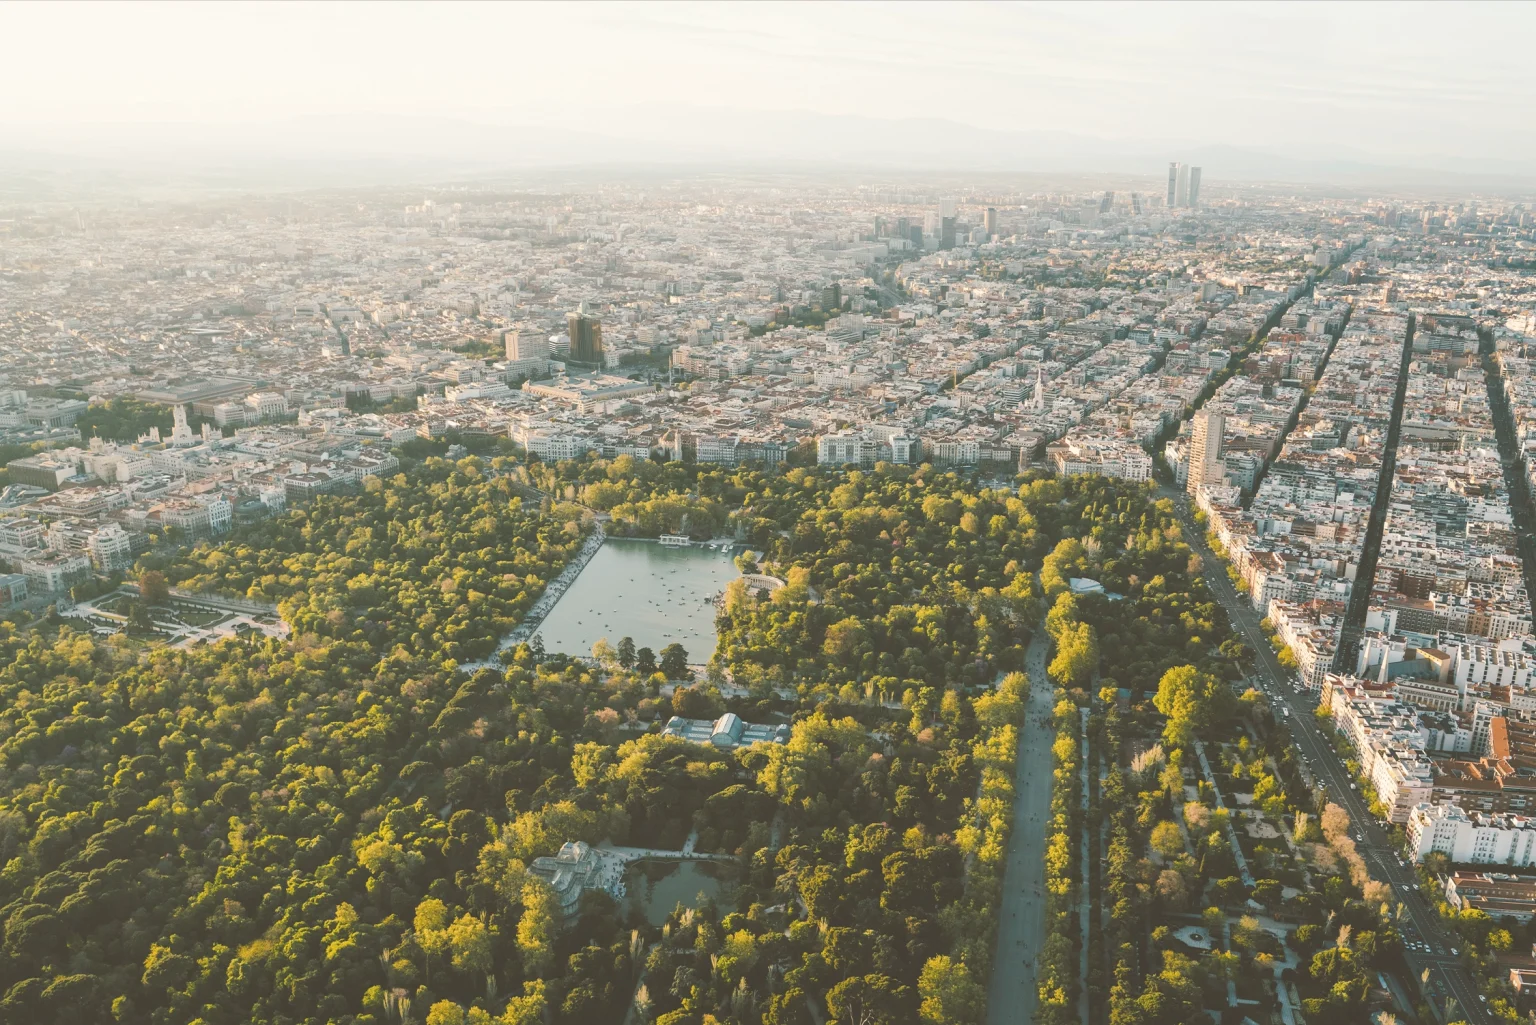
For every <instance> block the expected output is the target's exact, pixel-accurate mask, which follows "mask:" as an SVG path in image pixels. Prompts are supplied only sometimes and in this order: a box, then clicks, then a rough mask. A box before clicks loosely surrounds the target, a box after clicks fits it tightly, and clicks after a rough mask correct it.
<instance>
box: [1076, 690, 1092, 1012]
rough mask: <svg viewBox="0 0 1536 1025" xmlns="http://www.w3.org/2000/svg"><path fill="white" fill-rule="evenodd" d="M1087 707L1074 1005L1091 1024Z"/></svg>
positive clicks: (1081, 741) (1081, 743) (1081, 740)
mask: <svg viewBox="0 0 1536 1025" xmlns="http://www.w3.org/2000/svg"><path fill="white" fill-rule="evenodd" d="M1090 714H1091V713H1090V710H1089V709H1086V708H1079V709H1078V710H1077V716H1078V719H1077V722H1078V734H1077V740H1078V762H1079V763H1080V764H1081V765H1082V767H1083V768H1082V776H1083V778H1082V782H1081V786H1082V788H1083V793H1082V796H1081V798H1080V801H1081V814H1082V816H1083V826H1082V835H1081V836H1079V837H1078V847H1077V851H1078V860H1079V861H1081V862H1082V863H1083V880H1082V883H1083V892H1082V893H1081V894H1080V895H1079V897H1078V900H1079V908H1078V926H1077V948H1078V949H1077V953H1078V965H1077V977H1078V990H1077V1009H1078V1012H1079V1013H1080V1014H1081V1015H1082V1019H1083V1025H1092V1023H1091V1022H1090V1021H1089V1020H1088V937H1089V934H1090V930H1091V929H1092V925H1091V921H1092V914H1093V880H1092V878H1091V873H1092V871H1093V852H1094V844H1093V823H1092V822H1090V821H1089V818H1090V816H1089V814H1088V812H1089V798H1090V797H1091V796H1092V791H1091V789H1090V788H1089V773H1091V772H1092V771H1093V766H1092V763H1091V762H1090V760H1089V757H1088V716H1089V715H1090Z"/></svg>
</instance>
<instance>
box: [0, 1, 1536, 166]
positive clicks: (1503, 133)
mask: <svg viewBox="0 0 1536 1025" xmlns="http://www.w3.org/2000/svg"><path fill="white" fill-rule="evenodd" d="M1533 28H1536V6H1532V5H1527V4H1499V5H1489V6H1479V5H1474V4H1446V5H1437V4H1414V5H1395V4H1384V3H1372V4H1364V5H1359V6H1354V5H1349V4H1334V3H1330V4H1274V5H1266V4H1238V5H1230V6H1228V5H1218V4H1207V3H1191V4H1175V5H1167V6H1164V5H1153V4H1131V5H1119V4H1103V5H1093V4H1069V5H1056V4H1018V5H990V4H988V5H981V4H976V5H966V4H953V3H946V4H933V5H929V4H920V3H899V4H890V5H878V4H857V5H855V4H849V5H824V4H811V3H795V4H785V5H778V4H762V5H755V4H742V3H731V4H717V5H699V4H675V3H658V4H645V5H638V4H636V5H600V4H592V3H569V4H558V5H548V6H542V5H538V4H530V3H519V4H509V5H500V6H499V5H492V4H489V3H474V4H463V5H457V4H446V3H438V4H404V3H401V4H361V3H347V4H337V5H329V4H309V3H287V4H274V5H259V4H249V5H241V4H230V3H212V4H185V3H182V4H164V5H161V4H129V3H110V4H101V5H85V4H74V3H57V4H36V5H31V4H0V33H3V35H4V37H5V38H6V39H7V40H8V43H9V45H8V46H7V47H6V53H5V58H4V60H0V126H3V125H6V124H9V125H12V126H18V127H19V126H22V125H27V126H30V128H29V129H28V130H27V131H19V132H18V137H21V138H28V137H35V136H36V134H37V133H39V132H46V131H49V130H52V129H53V128H56V127H59V126H69V125H78V124H82V123H97V122H109V123H111V122H116V123H121V122H140V121H195V122H204V121H219V122H229V121H250V120H265V119H272V118H287V117H291V116H294V115H299V114H306V113H322V114H350V113H360V112H374V113H411V114H432V115H447V116H455V117H463V118H470V119H474V120H486V121H494V122H499V123H512V124H529V123H551V122H563V123H568V124H569V123H578V124H581V125H583V126H584V127H589V128H592V129H595V130H603V129H605V128H607V127H609V126H610V125H612V124H614V123H621V124H628V125H630V126H633V125H634V124H635V118H636V110H635V108H636V107H639V108H640V109H641V110H642V111H643V112H647V113H650V112H653V113H654V115H655V117H656V119H657V124H658V130H665V126H666V125H667V123H668V121H667V115H668V111H669V109H671V108H676V107H677V106H678V105H706V106H719V107H730V108H751V109H762V110H810V111H816V112H821V113H833V114H861V115H868V116H874V117H943V118H950V119H953V120H957V121H961V122H965V123H968V124H972V125H978V126H984V127H992V128H1004V129H1049V130H1060V131H1069V132H1074V133H1079V134H1083V135H1091V136H1100V137H1106V138H1129V139H1173V140H1187V141H1191V142H1196V143H1233V144H1238V145H1245V146H1260V147H1263V148H1266V149H1274V148H1284V147H1285V146H1287V144H1288V140H1295V142H1296V144H1297V145H1299V146H1304V147H1305V148H1306V149H1307V150H1310V151H1312V152H1317V151H1319V150H1327V149H1330V148H1333V147H1339V148H1341V149H1348V150H1350V151H1352V152H1358V153H1364V154H1373V155H1381V156H1391V157H1394V158H1403V157H1411V156H1412V155H1413V154H1414V153H1415V152H1419V151H1429V152H1434V153H1438V154H1447V153H1457V152H1461V151H1465V153H1466V154H1467V159H1468V161H1469V162H1475V161H1476V160H1477V159H1479V158H1483V159H1493V160H1499V159H1502V160H1505V161H1511V160H1514V161H1525V160H1532V161H1533V166H1536V133H1533V131H1532V127H1533V125H1536V75H1532V74H1531V73H1530V70H1529V57H1528V54H1529V48H1530V44H1531V40H1532V38H1533V32H1532V29H1533ZM0 146H3V141H0Z"/></svg>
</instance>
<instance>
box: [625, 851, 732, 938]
mask: <svg viewBox="0 0 1536 1025" xmlns="http://www.w3.org/2000/svg"><path fill="white" fill-rule="evenodd" d="M739 878H740V870H739V869H738V868H737V867H736V866H735V865H732V864H722V863H720V862H716V861H632V862H630V863H629V864H628V865H626V866H625V868H624V887H625V889H626V891H628V896H627V897H626V898H625V900H627V901H628V902H629V904H630V906H631V907H637V908H639V909H640V910H641V911H642V912H643V913H644V914H645V920H646V921H647V922H649V923H650V924H651V925H663V924H665V923H666V920H667V916H668V915H670V914H671V913H672V909H673V908H675V907H677V906H678V905H679V904H681V905H682V906H683V907H685V908H691V907H696V906H698V902H699V894H701V893H702V894H704V895H705V896H706V897H709V898H711V899H712V900H714V902H715V903H716V904H717V905H718V906H719V907H720V909H721V911H722V912H724V911H729V910H731V904H730V902H729V901H727V900H725V899H724V898H723V897H722V894H724V893H725V892H726V891H727V890H729V889H730V888H731V887H733V886H735V885H736V883H737V881H738V879H739Z"/></svg>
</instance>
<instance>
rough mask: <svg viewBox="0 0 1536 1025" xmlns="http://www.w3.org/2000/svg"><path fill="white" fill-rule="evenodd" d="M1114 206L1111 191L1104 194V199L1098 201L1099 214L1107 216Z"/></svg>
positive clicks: (1113, 197)
mask: <svg viewBox="0 0 1536 1025" xmlns="http://www.w3.org/2000/svg"><path fill="white" fill-rule="evenodd" d="M1114 206H1115V194H1114V192H1113V191H1110V192H1106V193H1104V198H1103V199H1101V200H1099V213H1101V214H1107V213H1109V211H1110V210H1112V209H1114Z"/></svg>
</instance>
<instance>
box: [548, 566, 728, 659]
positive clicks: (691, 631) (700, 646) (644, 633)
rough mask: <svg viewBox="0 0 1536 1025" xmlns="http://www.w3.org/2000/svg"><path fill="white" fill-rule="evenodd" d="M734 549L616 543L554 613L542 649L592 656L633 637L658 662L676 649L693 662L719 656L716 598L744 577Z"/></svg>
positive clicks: (584, 573) (586, 571)
mask: <svg viewBox="0 0 1536 1025" xmlns="http://www.w3.org/2000/svg"><path fill="white" fill-rule="evenodd" d="M732 554H733V550H729V549H728V550H726V551H721V550H720V548H719V547H718V546H717V547H715V548H705V547H703V546H702V545H693V546H690V547H687V548H667V547H664V546H662V545H660V544H657V543H656V542H654V541H632V540H625V539H622V538H610V539H609V540H608V541H606V542H604V544H603V547H602V548H600V549H599V550H598V552H597V554H596V555H594V556H593V557H592V561H591V562H589V563H587V565H586V567H585V568H584V569H583V570H582V571H581V574H580V575H579V576H578V577H577V578H576V579H575V580H574V581H572V583H571V588H570V590H568V591H566V592H565V594H564V595H562V596H561V598H560V600H559V602H557V603H556V604H555V607H554V608H552V609H550V610H549V615H548V616H546V617H545V618H544V622H543V623H541V624H539V629H538V633H539V635H540V636H541V637H543V639H544V650H545V651H549V652H556V651H561V652H564V653H565V654H567V655H588V654H590V653H591V651H592V645H593V644H596V643H597V642H598V641H599V640H601V639H602V638H604V637H606V638H608V642H609V643H610V644H613V645H615V646H617V645H618V643H619V638H621V637H632V638H634V641H635V647H636V648H650V649H651V650H652V651H654V652H655V653H656V654H657V656H658V657H660V655H661V649H662V648H665V647H666V646H667V645H669V644H672V643H677V644H681V645H682V646H683V647H684V648H686V649H687V650H688V660H689V661H690V662H695V663H697V662H707V661H708V660H709V656H710V655H712V654H713V653H714V650H715V606H714V601H713V599H714V597H715V595H717V594H719V593H720V592H721V591H724V590H725V587H726V585H727V584H729V583H730V582H731V581H732V580H735V579H736V578H737V577H738V576H740V575H741V574H740V572H738V571H737V569H736V564H735V563H734V562H733V561H732V559H731V556H732Z"/></svg>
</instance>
